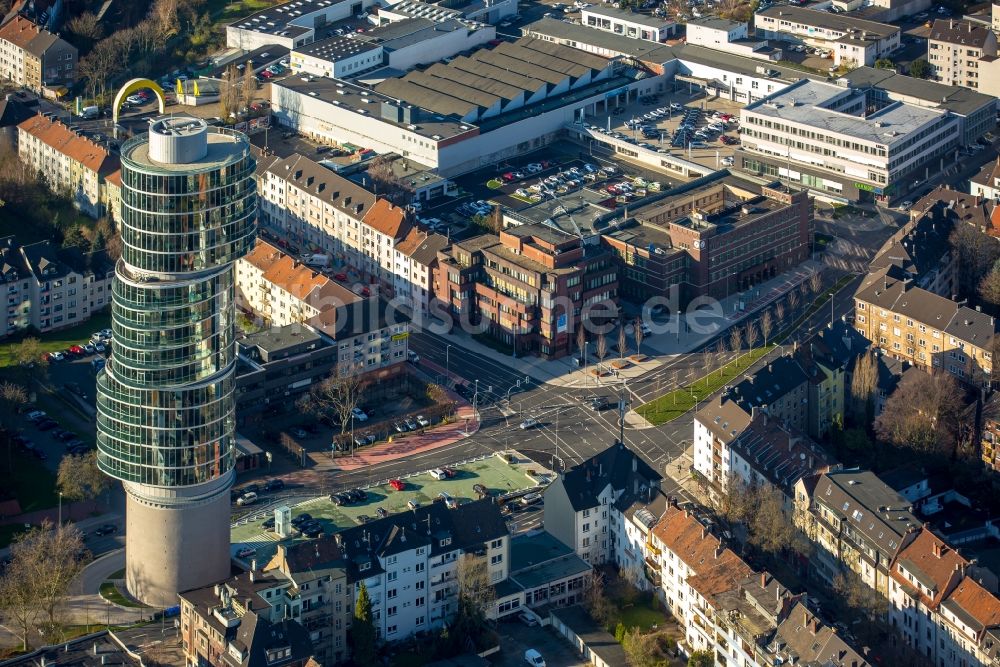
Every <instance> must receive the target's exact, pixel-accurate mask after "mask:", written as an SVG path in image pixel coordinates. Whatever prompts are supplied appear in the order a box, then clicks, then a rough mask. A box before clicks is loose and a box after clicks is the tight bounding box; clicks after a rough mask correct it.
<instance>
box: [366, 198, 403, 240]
mask: <svg viewBox="0 0 1000 667" xmlns="http://www.w3.org/2000/svg"><path fill="white" fill-rule="evenodd" d="M362 220H363V221H364V223H365V224H366V225H368V226H369V227H371V228H372V229H375V230H376V231H379V232H381V233H382V234H385V235H386V236H391V237H392V238H394V239H398V238H401V237H403V236H405V235H406V232H408V231H409V229H410V225H409V223H408V222H407V221H406V211H404V210H403V209H402V208H400V207H398V206H393V205H392V202H390V201H389V200H388V199H379V200H378V201H376V202H375V205H374V206H372V207H371V208H370V209H368V212H367V213H365V217H364V218H363V219H362Z"/></svg>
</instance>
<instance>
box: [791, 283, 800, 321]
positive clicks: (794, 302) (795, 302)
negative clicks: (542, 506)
mask: <svg viewBox="0 0 1000 667" xmlns="http://www.w3.org/2000/svg"><path fill="white" fill-rule="evenodd" d="M800 301H801V298H800V297H799V291H798V290H794V289H793V290H792V291H790V292H789V293H788V309H789V310H790V311H791V313H789V315H793V316H794V315H795V311H796V310H798V308H799V302H800Z"/></svg>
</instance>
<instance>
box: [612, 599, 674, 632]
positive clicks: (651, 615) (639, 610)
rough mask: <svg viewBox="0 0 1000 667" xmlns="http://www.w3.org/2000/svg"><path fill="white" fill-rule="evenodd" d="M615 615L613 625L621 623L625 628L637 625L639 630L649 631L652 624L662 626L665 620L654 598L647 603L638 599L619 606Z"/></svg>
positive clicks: (665, 617)
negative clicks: (632, 602)
mask: <svg viewBox="0 0 1000 667" xmlns="http://www.w3.org/2000/svg"><path fill="white" fill-rule="evenodd" d="M615 616H616V619H615V621H614V623H613V626H617V625H618V623H621V624H622V625H624V626H625V628H626V629H628V628H635V627H638V628H639V631H640V632H649V630H650V629H651V628H652V627H653V626H654V625H655V626H658V627H662V626H663V625H664V623H665V622H666V621H667V616H666V615H665V614H664V613H663V611H661V610H660V609H659V608H658V607H657V606H656V601H655V599H654V600H653V601H651V602H650V603H649V604H644V603H643V602H641V601H640V602H636V603H635V604H633V605H628V606H626V607H623V608H620V609H618V610H617V613H616V614H615Z"/></svg>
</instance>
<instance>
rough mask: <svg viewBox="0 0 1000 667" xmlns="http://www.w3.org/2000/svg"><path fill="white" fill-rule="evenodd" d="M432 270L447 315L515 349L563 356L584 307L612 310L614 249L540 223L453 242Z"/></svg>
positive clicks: (615, 292)
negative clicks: (596, 306) (496, 234)
mask: <svg viewBox="0 0 1000 667" xmlns="http://www.w3.org/2000/svg"><path fill="white" fill-rule="evenodd" d="M437 271H438V278H437V281H436V284H437V285H438V288H439V293H438V298H439V299H441V300H442V301H444V302H445V303H446V304H447V310H448V312H449V314H450V315H451V316H452V318H453V319H454V320H455V321H457V322H468V323H470V324H472V325H478V326H480V327H482V329H483V330H484V332H485V333H488V334H489V335H491V336H492V337H494V338H496V339H497V340H499V341H501V342H503V343H506V344H508V345H512V346H513V349H514V351H515V352H516V353H517V354H521V353H537V354H539V355H541V356H543V357H550V358H555V357H561V356H564V355H566V354H568V353H569V352H570V351H571V350H572V349H573V345H574V342H573V341H574V340H575V330H576V327H577V325H578V322H579V321H580V318H581V317H586V316H587V312H585V311H587V310H588V309H589V307H592V306H594V305H595V304H598V303H605V304H610V305H611V307H612V309H613V312H617V311H616V307H615V302H616V300H617V297H618V271H617V268H616V266H615V261H614V258H613V257H612V255H611V253H610V252H608V251H607V250H606V249H605V248H603V247H601V246H597V245H584V244H583V242H582V241H581V240H580V239H579V238H577V237H575V236H573V235H571V234H567V233H565V232H562V231H559V230H558V229H553V228H551V227H548V226H546V225H542V224H534V225H522V226H519V227H513V228H511V229H505V230H503V231H501V232H500V235H499V237H498V236H494V235H492V234H484V235H482V236H477V237H475V238H471V239H468V240H466V241H460V242H456V243H453V244H452V245H450V246H448V247H446V248H444V249H443V250H441V251H440V252H439V253H438V269H437ZM608 312H612V311H608Z"/></svg>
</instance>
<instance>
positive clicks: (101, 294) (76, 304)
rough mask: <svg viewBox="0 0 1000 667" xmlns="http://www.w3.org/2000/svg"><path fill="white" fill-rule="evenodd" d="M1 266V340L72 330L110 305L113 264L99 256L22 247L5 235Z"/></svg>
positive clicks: (44, 245)
mask: <svg viewBox="0 0 1000 667" xmlns="http://www.w3.org/2000/svg"><path fill="white" fill-rule="evenodd" d="M0 261H2V268H0V282H2V284H3V286H4V287H5V289H6V296H7V317H6V318H4V320H3V326H2V327H0V335H3V336H6V335H10V334H13V333H16V332H18V331H21V330H23V329H25V328H27V327H32V328H34V329H36V330H37V331H39V332H41V333H45V332H47V331H55V330H56V329H62V328H65V327H69V326H74V325H77V324H80V323H81V322H84V321H86V320H88V319H89V318H90V316H91V315H92V314H94V313H96V312H98V311H100V310H103V309H104V308H105V307H107V305H108V304H109V303H110V302H111V281H112V278H113V277H114V264H113V263H112V262H111V260H110V259H109V258H108V257H107V255H106V254H105V253H104V252H103V251H102V252H95V253H84V252H82V251H80V249H78V248H58V247H56V246H55V245H54V244H53V243H51V242H49V241H39V242H38V243H32V244H29V245H25V246H22V245H20V244H19V243H18V242H17V239H16V238H15V237H13V236H7V237H3V238H0Z"/></svg>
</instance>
